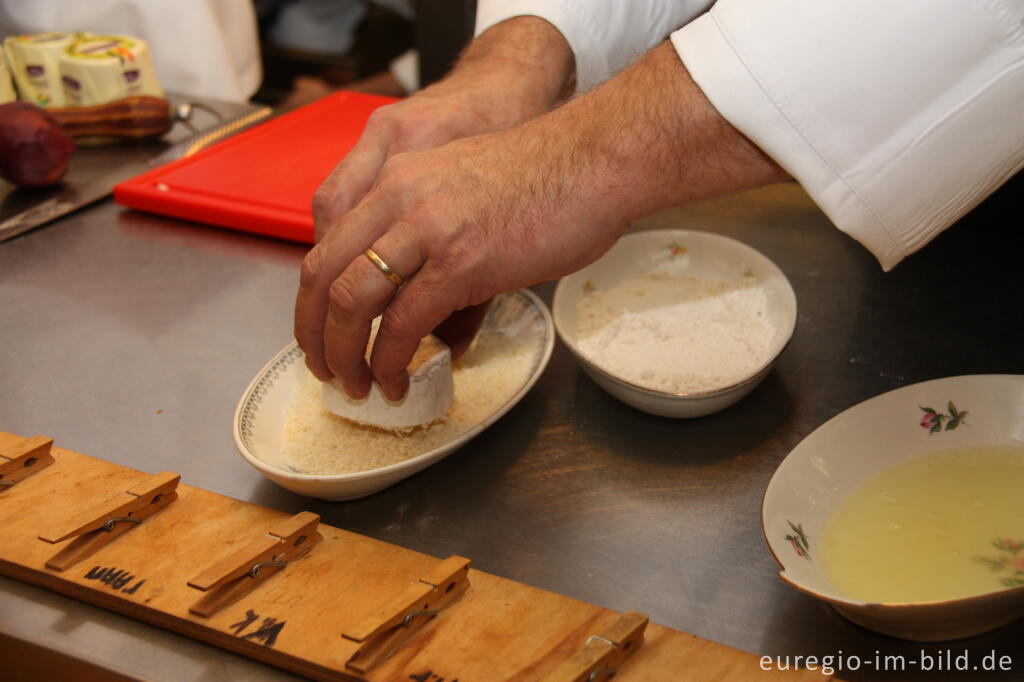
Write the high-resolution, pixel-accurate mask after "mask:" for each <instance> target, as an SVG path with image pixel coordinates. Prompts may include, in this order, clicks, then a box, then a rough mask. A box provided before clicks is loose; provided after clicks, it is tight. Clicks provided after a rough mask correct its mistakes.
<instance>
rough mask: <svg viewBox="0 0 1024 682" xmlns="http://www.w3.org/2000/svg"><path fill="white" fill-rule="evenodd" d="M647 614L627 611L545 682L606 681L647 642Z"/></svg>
mask: <svg viewBox="0 0 1024 682" xmlns="http://www.w3.org/2000/svg"><path fill="white" fill-rule="evenodd" d="M647 621H648V619H647V616H645V615H644V614H642V613H637V612H636V611H626V612H625V613H624V614H622V615H621V616H620V617H619V619H618V620H617V621H615V624H614V625H612V626H611V627H610V628H608V629H607V630H605V631H604V632H602V633H601V634H600V635H591V636H590V637H588V638H587V641H586V642H585V643H584V644H583V648H582V649H580V651H579V652H577V653H576V655H575V656H573V657H572V658H570V659H569V660H567V661H565V662H564V663H563V664H562V665H560V666H559V667H558V668H557V669H556V670H555V671H554V672H552V673H551V674H550V675H548V676H547V677H545V678H544V682H604V681H605V680H607V679H609V678H610V677H612V676H613V675H615V673H616V671H617V670H618V669H619V666H620V665H621V664H622V661H624V660H625V659H626V657H627V656H629V655H630V654H632V653H633V652H634V651H636V650H637V649H639V648H640V645H641V644H643V642H644V629H645V628H646V627H647Z"/></svg>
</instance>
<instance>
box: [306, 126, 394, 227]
mask: <svg viewBox="0 0 1024 682" xmlns="http://www.w3.org/2000/svg"><path fill="white" fill-rule="evenodd" d="M382 125H385V124H378V125H376V126H374V125H372V124H370V123H368V124H367V127H366V130H365V131H364V132H363V135H362V136H361V137H360V138H359V141H358V142H357V143H356V144H355V146H354V147H353V148H352V151H350V152H349V153H348V155H346V156H345V158H344V159H342V160H341V162H340V163H339V164H338V165H337V166H335V168H334V170H333V171H331V174H330V175H329V176H327V179H326V180H324V182H323V184H322V185H320V187H319V188H318V189H317V191H316V193H315V194H314V195H313V232H314V237H315V239H316V242H317V243H319V242H320V241H322V240H323V239H324V237H325V236H326V235H327V233H328V232H330V231H331V230H332V229H333V228H334V227H335V226H336V225H337V224H338V223H339V221H340V220H341V218H342V217H343V216H344V215H345V214H346V213H348V212H349V211H351V210H352V208H354V207H355V206H356V204H358V203H359V202H360V200H362V198H363V197H364V196H365V195H366V193H367V192H369V191H370V188H371V187H373V183H374V181H375V180H376V179H377V174H378V173H379V172H380V169H381V167H382V166H383V165H384V162H385V161H386V160H387V158H388V144H389V142H388V136H387V135H386V134H385V133H384V131H382V130H380V128H381V126H382Z"/></svg>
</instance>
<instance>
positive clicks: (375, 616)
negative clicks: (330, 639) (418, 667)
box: [342, 556, 470, 673]
mask: <svg viewBox="0 0 1024 682" xmlns="http://www.w3.org/2000/svg"><path fill="white" fill-rule="evenodd" d="M469 563H470V562H469V559H465V558H463V557H460V556H450V557H448V558H447V559H445V560H444V561H441V562H440V563H438V565H437V566H435V567H434V569H433V570H432V571H430V573H428V574H427V575H425V576H423V577H422V578H420V579H419V580H418V581H416V582H414V583H412V584H411V585H409V587H407V588H406V589H405V590H404V591H403V592H401V593H400V594H398V595H396V596H395V597H394V598H393V599H391V600H390V601H388V602H386V603H384V604H382V605H381V606H380V607H379V608H378V609H377V610H375V611H374V612H373V613H371V614H369V615H368V616H367V617H366V618H364V619H363V620H362V621H360V622H359V623H357V624H356V625H355V626H353V627H350V628H348V629H347V630H346V631H345V632H344V633H343V634H342V637H344V638H345V639H348V640H351V641H353V642H358V643H359V644H360V645H361V646H360V647H359V648H358V649H356V652H355V653H354V654H352V656H351V657H350V658H349V660H348V661H347V662H346V664H345V665H346V666H347V667H349V668H351V669H353V670H356V671H358V672H360V673H366V672H368V671H370V670H371V669H373V667H374V666H376V665H377V664H379V663H382V662H383V661H385V660H387V659H388V658H389V657H390V656H391V655H392V654H393V653H395V652H396V651H397V650H398V649H399V648H401V646H402V645H403V644H405V642H406V641H407V640H408V639H409V638H410V637H412V636H413V635H414V634H416V632H417V631H418V630H419V629H420V628H422V627H423V626H424V625H426V624H427V623H428V622H430V620H431V619H432V618H433V617H434V616H436V615H437V614H438V613H439V612H440V611H441V610H442V609H444V608H445V607H446V606H448V605H449V604H451V603H452V602H453V601H455V600H456V599H458V598H459V597H461V596H462V595H463V593H465V591H466V590H467V589H469Z"/></svg>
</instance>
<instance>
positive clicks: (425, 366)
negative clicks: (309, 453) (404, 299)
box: [320, 318, 455, 431]
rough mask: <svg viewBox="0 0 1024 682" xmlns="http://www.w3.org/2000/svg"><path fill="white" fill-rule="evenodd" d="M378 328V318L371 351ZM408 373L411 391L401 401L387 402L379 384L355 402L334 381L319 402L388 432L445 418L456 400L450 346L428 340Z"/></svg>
mask: <svg viewBox="0 0 1024 682" xmlns="http://www.w3.org/2000/svg"><path fill="white" fill-rule="evenodd" d="M378 324H379V318H378V320H374V326H373V330H372V332H371V336H370V344H369V347H371V348H372V346H373V339H374V338H375V337H376V333H377V326H378ZM367 356H369V351H367ZM408 372H409V391H408V392H407V393H406V394H405V397H404V398H403V399H402V400H398V401H392V400H388V399H387V398H385V397H384V394H383V393H381V390H380V386H379V385H378V384H377V382H373V384H372V385H371V387H370V393H369V395H368V396H366V397H365V398H363V399H362V400H353V399H352V398H350V397H349V395H348V394H347V393H345V389H343V388H342V387H341V384H340V383H338V381H337V379H334V380H332V381H329V382H326V383H325V384H324V385H323V387H322V388H321V393H320V402H321V403H322V404H323V406H324V409H326V410H327V411H328V412H332V413H334V414H336V415H338V416H339V417H344V418H345V419H348V420H349V421H353V422H356V423H359V424H365V425H369V426H375V427H377V428H381V429H386V430H388V431H402V430H407V429H412V428H415V427H417V426H422V425H424V424H430V423H431V422H435V421H437V420H438V419H440V418H441V417H443V416H444V415H445V413H446V412H448V408H450V407H451V406H452V402H453V400H454V398H455V382H454V380H453V379H452V353H451V350H450V349H449V348H448V346H447V345H445V344H444V342H442V341H441V340H440V339H438V338H437V337H435V336H428V337H426V338H425V339H423V340H422V341H420V345H419V348H417V349H416V353H415V354H414V355H413V358H412V362H410V363H409V367H408Z"/></svg>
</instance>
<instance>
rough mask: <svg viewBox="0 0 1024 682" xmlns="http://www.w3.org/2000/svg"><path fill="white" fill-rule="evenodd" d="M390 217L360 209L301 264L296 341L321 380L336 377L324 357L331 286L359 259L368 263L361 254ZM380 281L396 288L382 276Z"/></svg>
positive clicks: (374, 209)
mask: <svg viewBox="0 0 1024 682" xmlns="http://www.w3.org/2000/svg"><path fill="white" fill-rule="evenodd" d="M388 215H389V214H388V212H387V210H386V208H383V207H382V208H377V207H375V206H373V205H362V206H360V207H359V208H357V209H356V210H355V211H353V212H352V213H351V214H350V215H349V216H348V217H347V218H346V220H345V225H344V226H342V227H341V229H338V230H334V231H332V232H331V233H330V234H328V235H327V236H326V237H325V238H324V240H323V241H322V242H321V243H319V244H317V245H316V246H315V247H313V250H311V251H310V252H309V253H308V254H306V258H305V259H304V260H303V261H302V271H301V274H300V277H299V292H298V295H297V296H296V298H295V340H296V341H298V343H299V348H301V349H302V352H303V353H305V355H306V366H307V367H308V368H309V371H310V372H312V373H313V376H315V377H316V378H317V379H320V380H321V381H327V380H329V379H330V378H331V377H333V376H334V374H333V373H332V372H331V369H330V367H329V366H328V364H327V361H326V358H325V355H324V333H325V329H326V320H327V313H328V307H329V301H330V295H331V285H332V284H333V283H334V281H335V280H337V279H338V277H339V276H340V275H341V273H342V272H344V271H345V269H346V268H347V267H348V266H349V265H350V264H351V263H352V262H353V261H355V260H356V259H357V258H361V259H362V260H367V259H366V257H365V256H362V253H363V252H364V251H366V249H367V248H368V247H369V246H370V245H371V244H372V243H373V242H374V241H375V240H376V239H377V238H378V237H379V236H380V235H381V234H383V233H384V231H385V230H387V228H388V220H389V218H388ZM367 263H369V261H367ZM378 274H379V273H378ZM380 278H381V279H383V280H384V281H385V282H387V283H388V284H390V285H391V286H392V287H394V284H392V283H391V282H390V281H389V280H388V279H387V278H385V277H384V276H383V275H381V276H380Z"/></svg>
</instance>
